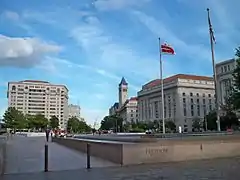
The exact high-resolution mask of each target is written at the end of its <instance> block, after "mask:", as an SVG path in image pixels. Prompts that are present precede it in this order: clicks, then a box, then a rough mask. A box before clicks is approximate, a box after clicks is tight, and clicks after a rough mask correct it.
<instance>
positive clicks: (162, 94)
mask: <svg viewBox="0 0 240 180" xmlns="http://www.w3.org/2000/svg"><path fill="white" fill-rule="evenodd" d="M158 40H159V61H160V79H161V97H162V98H161V101H162V123H163V124H162V126H163V134H165V119H164V116H165V115H164V93H163V67H162V50H161V39H160V38H158ZM160 124H161V123H160V122H159V127H160Z"/></svg>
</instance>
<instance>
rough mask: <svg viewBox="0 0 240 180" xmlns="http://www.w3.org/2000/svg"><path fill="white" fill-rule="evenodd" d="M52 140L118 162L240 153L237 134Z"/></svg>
mask: <svg viewBox="0 0 240 180" xmlns="http://www.w3.org/2000/svg"><path fill="white" fill-rule="evenodd" d="M53 141H54V142H57V143H59V144H62V145H65V146H67V147H69V148H72V149H75V150H78V151H81V152H86V147H87V143H89V144H90V146H91V156H96V157H100V158H103V159H106V160H109V161H112V162H114V163H117V164H121V165H131V164H144V163H159V162H173V161H186V160H196V159H212V158H221V157H234V156H240V136H239V135H237V136H222V137H212V138H204V137H203V138H197V139H195V138H193V139H190V138H187V139H175V140H174V139H165V140H161V141H159V142H156V143H120V142H118V143H117V142H115V143H114V142H101V141H99V140H95V141H94V140H87V139H74V138H72V139H68V138H66V139H65V138H54V139H53Z"/></svg>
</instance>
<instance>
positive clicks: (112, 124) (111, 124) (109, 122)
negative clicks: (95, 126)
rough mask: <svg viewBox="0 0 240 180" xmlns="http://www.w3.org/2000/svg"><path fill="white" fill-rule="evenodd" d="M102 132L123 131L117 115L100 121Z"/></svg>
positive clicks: (121, 121)
mask: <svg viewBox="0 0 240 180" xmlns="http://www.w3.org/2000/svg"><path fill="white" fill-rule="evenodd" d="M100 129H102V130H111V129H114V130H115V132H116V131H120V132H122V131H123V119H122V118H121V117H120V116H118V115H113V116H105V117H104V118H103V120H102V121H101V127H100Z"/></svg>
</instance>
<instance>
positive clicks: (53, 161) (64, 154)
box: [5, 136, 117, 174]
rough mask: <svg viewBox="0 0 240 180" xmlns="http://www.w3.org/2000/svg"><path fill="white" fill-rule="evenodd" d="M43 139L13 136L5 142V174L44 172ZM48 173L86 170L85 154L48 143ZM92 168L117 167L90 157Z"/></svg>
mask: <svg viewBox="0 0 240 180" xmlns="http://www.w3.org/2000/svg"><path fill="white" fill-rule="evenodd" d="M44 145H45V137H22V136H20V137H19V136H14V137H13V138H12V139H10V140H9V141H8V142H7V158H6V168H5V174H13V173H33V172H42V171H43V170H44ZM48 148H49V165H48V167H49V171H62V170H74V169H81V168H86V154H83V153H80V152H77V151H74V150H71V149H68V148H66V147H64V146H61V145H58V144H56V143H52V142H49V143H48ZM91 166H92V167H109V166H117V165H116V164H114V163H111V162H108V161H105V160H102V159H99V158H95V157H91Z"/></svg>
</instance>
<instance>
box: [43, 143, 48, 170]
mask: <svg viewBox="0 0 240 180" xmlns="http://www.w3.org/2000/svg"><path fill="white" fill-rule="evenodd" d="M44 152H45V153H44V155H45V159H44V171H45V172H48V145H47V144H45V151H44Z"/></svg>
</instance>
